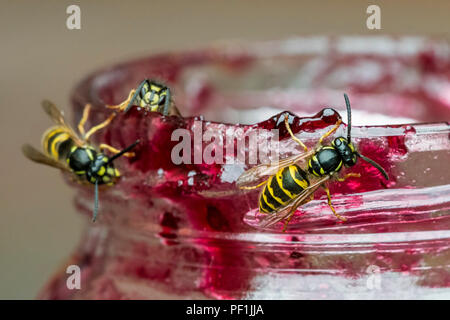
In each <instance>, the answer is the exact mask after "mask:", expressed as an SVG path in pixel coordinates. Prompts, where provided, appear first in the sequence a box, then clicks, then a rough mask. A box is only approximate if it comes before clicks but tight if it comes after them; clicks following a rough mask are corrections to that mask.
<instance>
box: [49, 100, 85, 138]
mask: <svg viewBox="0 0 450 320" xmlns="http://www.w3.org/2000/svg"><path fill="white" fill-rule="evenodd" d="M42 108H43V109H44V111H45V113H46V114H47V115H48V116H49V117H50V118H51V119H52V120H53V121H54V122H55V123H56V124H58V125H60V126H63V127H65V128H67V130H68V131H69V134H70V135H71V137H72V138H73V140H74V141H75V143H76V144H77V145H78V146H82V145H83V144H84V143H83V140H81V139H80V138H79V137H78V135H77V134H76V133H75V131H74V130H73V129H72V127H71V126H69V125H68V124H67V123H66V120H65V119H64V115H63V114H62V112H61V110H59V109H58V107H57V106H55V104H54V103H53V102H51V101H49V100H44V101H42Z"/></svg>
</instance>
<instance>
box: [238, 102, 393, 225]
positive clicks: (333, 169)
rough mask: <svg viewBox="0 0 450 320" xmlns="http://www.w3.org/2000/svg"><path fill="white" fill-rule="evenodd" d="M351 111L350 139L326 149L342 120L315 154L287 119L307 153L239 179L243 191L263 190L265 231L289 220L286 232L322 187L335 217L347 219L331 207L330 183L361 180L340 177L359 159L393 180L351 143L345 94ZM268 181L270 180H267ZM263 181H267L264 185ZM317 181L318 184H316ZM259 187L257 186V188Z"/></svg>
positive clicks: (261, 208)
mask: <svg viewBox="0 0 450 320" xmlns="http://www.w3.org/2000/svg"><path fill="white" fill-rule="evenodd" d="M344 98H345V104H346V107H347V117H348V127H347V137H346V138H345V137H337V138H335V139H334V140H333V141H332V143H331V145H323V144H322V142H323V140H324V139H325V138H327V137H328V136H330V135H331V134H333V133H334V132H335V131H336V130H337V128H338V127H339V126H340V125H341V123H342V120H341V119H339V120H338V121H337V123H336V124H335V125H334V126H333V128H332V129H331V130H329V131H328V132H326V133H325V134H324V135H323V136H322V137H321V138H320V139H319V142H318V145H317V147H316V148H314V149H313V150H308V148H307V147H306V145H305V144H304V143H303V142H302V141H301V140H300V139H298V138H297V137H296V136H295V135H294V133H293V132H292V130H291V128H290V126H289V122H288V116H287V115H286V116H285V119H284V123H285V126H286V129H287V131H288V132H289V134H290V135H291V138H292V139H293V140H294V141H296V142H297V143H298V144H299V145H300V146H301V147H302V148H303V149H304V150H305V152H304V153H301V154H299V155H293V156H291V157H288V158H285V159H282V160H280V161H278V162H274V163H270V164H261V165H258V166H255V167H253V168H251V169H249V170H247V171H245V172H244V173H243V174H242V175H241V176H240V177H239V178H238V179H237V182H236V184H237V186H238V187H239V188H241V189H247V190H251V189H256V188H259V187H262V186H263V185H264V188H263V189H262V191H261V193H260V196H259V212H260V213H264V214H267V217H265V219H263V221H262V222H261V223H260V226H261V227H268V226H271V225H273V224H275V223H277V222H279V221H282V220H286V221H285V224H284V228H283V231H286V228H287V225H288V223H289V221H290V219H291V218H292V216H293V214H294V213H295V211H296V209H297V208H298V207H299V206H301V205H304V204H306V203H307V202H309V201H311V200H312V199H313V198H314V192H316V190H317V189H319V188H320V187H322V188H323V189H324V190H325V192H326V194H327V197H328V206H329V207H330V209H331V211H332V212H333V214H334V215H335V216H336V217H337V218H338V219H339V220H342V221H346V218H344V217H342V216H341V215H339V214H338V213H337V212H336V210H335V209H334V207H333V205H332V203H331V195H330V190H329V189H328V187H327V185H326V182H327V181H328V180H330V179H331V178H335V179H336V180H338V181H345V180H346V179H347V178H350V177H355V178H356V177H360V174H358V173H348V174H346V175H345V176H344V177H342V178H339V177H338V174H339V172H340V171H341V170H342V168H343V167H352V166H354V165H355V164H356V162H357V159H358V158H361V159H363V160H364V161H367V162H368V163H370V164H371V165H372V166H373V167H375V168H376V169H377V170H378V171H379V172H380V173H381V174H382V175H383V177H384V178H385V179H386V180H389V177H388V175H387V173H386V171H385V170H384V169H383V168H382V167H381V166H380V165H379V164H378V163H376V162H375V161H373V160H372V159H369V158H367V157H366V156H364V155H362V154H361V153H359V152H358V151H357V150H356V148H355V146H354V145H353V144H352V142H351V126H352V124H351V107H350V101H349V99H348V96H347V94H344ZM305 161H306V163H307V166H306V169H302V168H301V167H300V166H299V164H300V163H302V162H305ZM267 177H268V178H267ZM261 180H263V181H262V182H261ZM313 180H314V182H312V181H313ZM255 183H257V184H256V185H254V184H255Z"/></svg>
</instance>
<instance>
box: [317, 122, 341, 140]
mask: <svg viewBox="0 0 450 320" xmlns="http://www.w3.org/2000/svg"><path fill="white" fill-rule="evenodd" d="M341 123H342V120H341V119H339V120H338V121H337V122H336V124H335V126H334V127H333V128H332V129H331V130H330V131H328V132H327V133H325V134H324V135H323V136H322V137H320V139H319V144H322V141H323V140H324V139H326V138H327V137H329V136H330V135H331V134H333V132H335V131H336V130H337V128H339V126H340V125H341Z"/></svg>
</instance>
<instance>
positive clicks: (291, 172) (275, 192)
mask: <svg viewBox="0 0 450 320" xmlns="http://www.w3.org/2000/svg"><path fill="white" fill-rule="evenodd" d="M308 186H309V181H308V178H307V176H306V172H304V171H303V170H302V169H301V168H300V167H299V166H297V165H291V166H288V167H285V168H283V169H281V170H280V171H278V172H277V174H275V175H274V176H271V177H270V178H269V180H268V181H267V184H266V185H265V187H264V189H263V191H262V192H261V196H260V199H259V209H260V212H262V213H271V212H274V211H276V210H277V209H279V208H280V207H282V206H285V205H286V204H287V203H288V202H289V201H291V200H292V199H294V198H295V197H296V196H298V195H299V194H300V193H302V192H303V190H305V189H306V188H307V187H308Z"/></svg>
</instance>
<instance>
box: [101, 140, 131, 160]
mask: <svg viewBox="0 0 450 320" xmlns="http://www.w3.org/2000/svg"><path fill="white" fill-rule="evenodd" d="M103 150H108V151H109V152H111V153H114V154H117V153H119V152H120V150H118V149H116V148H114V147H112V146H110V145H109V144H106V143H102V144H101V145H100V151H101V152H103ZM135 155H136V154H135V153H134V152H125V153H124V154H123V156H125V157H128V158H131V157H134V156H135Z"/></svg>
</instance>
